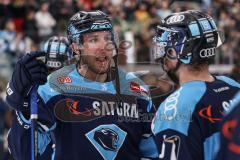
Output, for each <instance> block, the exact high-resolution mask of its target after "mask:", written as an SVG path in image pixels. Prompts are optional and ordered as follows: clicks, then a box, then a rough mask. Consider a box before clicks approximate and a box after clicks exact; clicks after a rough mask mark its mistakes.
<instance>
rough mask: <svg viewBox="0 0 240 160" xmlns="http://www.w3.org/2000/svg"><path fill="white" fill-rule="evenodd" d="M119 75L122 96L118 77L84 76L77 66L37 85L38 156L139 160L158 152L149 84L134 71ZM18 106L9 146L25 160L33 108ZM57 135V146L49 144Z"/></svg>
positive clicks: (59, 159)
mask: <svg viewBox="0 0 240 160" xmlns="http://www.w3.org/2000/svg"><path fill="white" fill-rule="evenodd" d="M119 76H120V85H121V96H116V90H115V87H114V83H115V82H114V81H110V82H105V83H100V82H95V81H90V80H88V79H85V78H84V77H83V76H82V75H80V74H79V73H78V71H77V69H76V66H75V65H71V66H67V67H64V68H62V69H60V70H58V71H56V72H54V73H52V74H51V75H50V76H49V77H48V82H47V83H46V84H45V85H42V86H40V87H39V88H38V95H39V102H38V107H39V123H38V124H39V136H38V137H39V144H38V146H39V148H38V150H39V154H40V157H41V158H40V159H50V158H53V159H55V160H80V159H83V160H85V159H88V160H91V159H92V160H95V159H98V160H101V159H104V160H114V159H117V160H137V159H140V157H147V158H151V157H154V156H155V157H156V156H157V150H156V147H155V145H154V142H153V138H152V137H151V127H150V124H151V113H152V112H153V108H152V102H151V99H150V97H149V93H148V89H147V87H146V86H145V85H144V83H143V82H142V81H141V80H140V79H138V78H137V77H135V76H134V75H133V74H126V73H125V72H123V71H122V70H120V71H119ZM8 99H10V98H8ZM16 108H17V111H16V115H17V116H16V119H15V121H14V125H13V127H12V129H11V131H10V133H9V137H8V140H9V148H10V151H11V153H12V154H13V156H14V157H18V158H17V159H20V160H21V159H23V160H27V159H30V129H29V124H30V122H29V121H28V120H27V119H26V116H25V115H27V114H29V107H26V106H25V107H24V106H18V107H16ZM152 117H153V116H152ZM51 133H53V134H52V135H53V136H51ZM53 137H54V139H55V142H54V143H55V148H54V149H51V147H52V144H53V143H52V142H53V141H52V140H53V139H52V138H53ZM51 150H55V151H54V154H53V155H51V154H49V153H46V152H51ZM27 152H28V153H27ZM43 157H47V158H43Z"/></svg>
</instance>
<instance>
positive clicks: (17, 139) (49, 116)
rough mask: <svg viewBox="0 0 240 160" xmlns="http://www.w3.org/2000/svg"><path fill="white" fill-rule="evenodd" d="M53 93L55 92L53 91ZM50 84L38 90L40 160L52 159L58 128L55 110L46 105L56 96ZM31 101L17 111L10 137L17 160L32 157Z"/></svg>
mask: <svg viewBox="0 0 240 160" xmlns="http://www.w3.org/2000/svg"><path fill="white" fill-rule="evenodd" d="M52 92H53V91H52ZM52 92H51V88H48V84H45V85H43V86H39V88H38V102H37V104H38V153H39V156H40V159H42V160H45V159H51V156H52V153H53V149H52V145H53V142H52V136H51V132H52V131H53V130H54V129H55V127H56V122H55V117H54V113H53V109H52V108H51V107H49V106H47V105H46V103H48V100H49V99H51V97H53V96H54V94H55V92H54V94H53V93H52ZM29 101H30V99H28V100H27V101H25V103H24V105H25V106H24V108H25V109H24V110H20V109H16V110H15V118H14V120H13V124H12V127H11V129H10V132H9V135H8V144H9V151H10V153H11V154H12V156H13V157H14V158H15V159H18V160H26V159H30V156H31V138H30V137H31V128H30V127H31V121H30V118H29V117H30V106H29V104H30V103H29Z"/></svg>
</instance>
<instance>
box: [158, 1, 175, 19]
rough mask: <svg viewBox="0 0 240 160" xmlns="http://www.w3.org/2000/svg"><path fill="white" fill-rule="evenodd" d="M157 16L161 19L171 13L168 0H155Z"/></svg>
mask: <svg viewBox="0 0 240 160" xmlns="http://www.w3.org/2000/svg"><path fill="white" fill-rule="evenodd" d="M156 3H157V15H158V17H159V18H161V19H163V18H165V17H167V16H168V15H170V14H171V13H172V11H171V10H170V6H169V1H168V0H157V2H156Z"/></svg>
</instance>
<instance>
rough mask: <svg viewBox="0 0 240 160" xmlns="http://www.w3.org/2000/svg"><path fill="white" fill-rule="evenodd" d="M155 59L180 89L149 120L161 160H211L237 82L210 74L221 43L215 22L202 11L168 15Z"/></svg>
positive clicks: (159, 29)
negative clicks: (216, 51)
mask: <svg viewBox="0 0 240 160" xmlns="http://www.w3.org/2000/svg"><path fill="white" fill-rule="evenodd" d="M153 43H154V47H153V52H154V56H155V59H156V60H157V61H161V62H162V66H163V69H164V70H165V71H166V72H167V73H168V75H169V76H170V77H171V78H172V79H173V80H174V81H175V82H176V83H179V85H180V87H179V89H177V90H176V91H175V92H174V93H172V94H171V95H170V96H169V97H168V98H166V99H165V100H164V101H163V103H161V105H160V107H159V108H158V111H157V113H156V116H155V118H154V120H153V122H152V132H153V133H154V135H155V138H154V139H155V142H156V145H157V148H158V151H159V158H160V159H171V160H176V159H178V160H192V159H193V160H196V159H197V160H202V159H205V160H212V159H213V158H214V157H215V156H216V152H217V150H218V147H219V131H220V123H221V121H222V118H223V112H224V111H225V110H228V109H229V104H230V103H231V101H232V98H233V96H234V95H235V94H236V93H237V92H238V91H239V87H240V85H239V83H237V82H235V81H234V80H232V79H230V78H228V77H225V76H213V75H211V74H210V73H209V63H208V62H209V60H210V59H211V57H213V56H214V55H215V49H216V48H217V47H218V46H220V45H221V44H222V39H221V36H220V34H219V31H218V30H217V27H216V25H215V22H214V20H213V19H212V18H211V17H210V16H209V15H207V14H205V13H203V12H200V11H185V12H180V13H174V14H171V15H169V16H168V17H166V18H165V19H164V20H163V22H162V24H161V25H160V26H158V27H157V34H156V36H155V37H154V40H153Z"/></svg>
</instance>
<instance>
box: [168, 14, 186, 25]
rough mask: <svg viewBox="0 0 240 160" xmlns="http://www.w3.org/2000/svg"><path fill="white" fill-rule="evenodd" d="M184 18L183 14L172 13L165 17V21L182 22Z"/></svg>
mask: <svg viewBox="0 0 240 160" xmlns="http://www.w3.org/2000/svg"><path fill="white" fill-rule="evenodd" d="M184 19H185V16H184V15H174V16H171V17H169V18H168V19H167V21H166V23H167V24H171V23H177V22H182V21H183V20H184Z"/></svg>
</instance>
